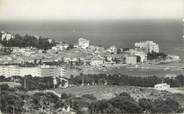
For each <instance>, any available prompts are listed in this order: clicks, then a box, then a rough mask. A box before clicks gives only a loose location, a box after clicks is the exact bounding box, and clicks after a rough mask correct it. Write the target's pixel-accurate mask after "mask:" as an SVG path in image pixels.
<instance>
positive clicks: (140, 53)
mask: <svg viewBox="0 0 184 114" xmlns="http://www.w3.org/2000/svg"><path fill="white" fill-rule="evenodd" d="M128 52H129V53H130V54H131V55H136V56H139V57H140V59H141V60H140V62H145V61H147V54H146V53H145V52H144V51H139V50H134V49H130V50H129V51H128Z"/></svg>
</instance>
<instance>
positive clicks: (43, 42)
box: [0, 34, 56, 49]
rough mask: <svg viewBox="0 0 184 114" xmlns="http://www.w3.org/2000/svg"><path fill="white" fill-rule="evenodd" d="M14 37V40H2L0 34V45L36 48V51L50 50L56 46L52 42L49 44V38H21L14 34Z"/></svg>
mask: <svg viewBox="0 0 184 114" xmlns="http://www.w3.org/2000/svg"><path fill="white" fill-rule="evenodd" d="M14 37H15V38H13V39H10V40H6V39H4V40H2V39H1V34H0V43H1V44H3V45H4V46H6V47H36V48H38V49H50V48H51V47H52V46H55V45H56V42H55V41H54V40H52V42H49V40H48V39H49V38H42V37H39V38H36V37H35V36H31V35H25V36H21V35H19V34H15V36H14Z"/></svg>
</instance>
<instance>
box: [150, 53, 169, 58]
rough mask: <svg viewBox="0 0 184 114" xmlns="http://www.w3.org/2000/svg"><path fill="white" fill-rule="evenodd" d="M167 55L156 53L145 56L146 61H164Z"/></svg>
mask: <svg viewBox="0 0 184 114" xmlns="http://www.w3.org/2000/svg"><path fill="white" fill-rule="evenodd" d="M166 57H167V55H166V54H165V53H162V52H161V53H156V52H151V53H148V54H147V59H148V60H154V59H166Z"/></svg>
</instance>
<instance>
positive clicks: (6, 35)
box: [1, 31, 14, 41]
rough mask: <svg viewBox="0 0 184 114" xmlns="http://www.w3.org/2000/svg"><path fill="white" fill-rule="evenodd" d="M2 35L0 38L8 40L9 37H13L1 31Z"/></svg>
mask: <svg viewBox="0 0 184 114" xmlns="http://www.w3.org/2000/svg"><path fill="white" fill-rule="evenodd" d="M1 34H2V36H1V40H7V41H8V40H10V39H13V38H14V36H13V35H12V34H10V33H7V32H3V31H2V32H1Z"/></svg>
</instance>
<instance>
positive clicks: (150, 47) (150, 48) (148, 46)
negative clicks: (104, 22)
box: [135, 41, 159, 53]
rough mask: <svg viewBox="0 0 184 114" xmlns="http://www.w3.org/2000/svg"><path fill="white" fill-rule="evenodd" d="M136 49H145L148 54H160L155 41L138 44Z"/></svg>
mask: <svg viewBox="0 0 184 114" xmlns="http://www.w3.org/2000/svg"><path fill="white" fill-rule="evenodd" d="M135 47H137V48H141V49H145V50H146V51H147V52H156V53H158V52H159V45H158V44H156V43H155V42H153V41H143V42H136V43H135Z"/></svg>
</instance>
